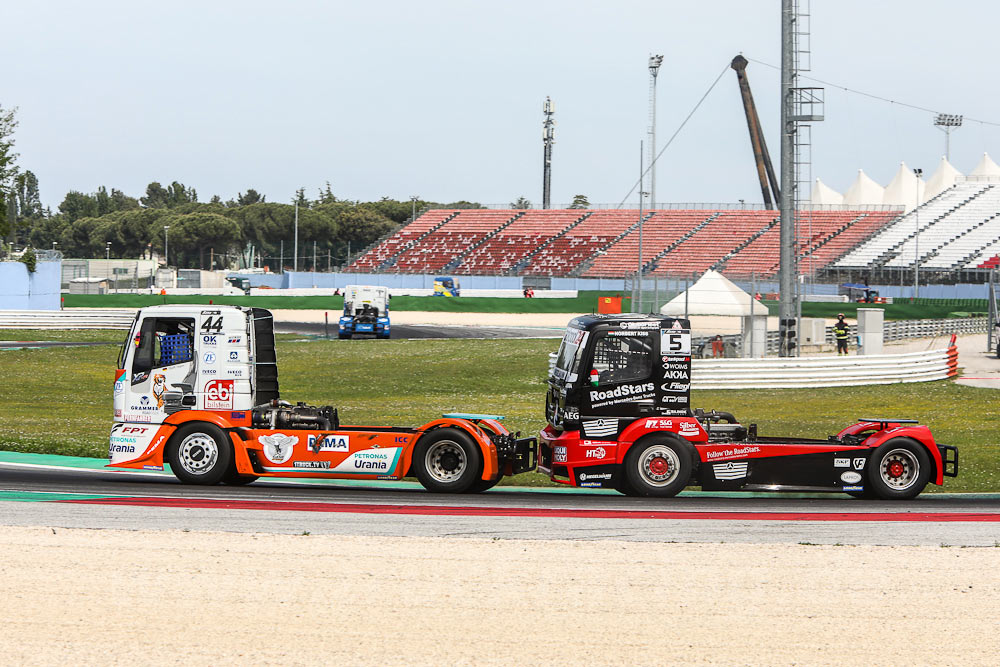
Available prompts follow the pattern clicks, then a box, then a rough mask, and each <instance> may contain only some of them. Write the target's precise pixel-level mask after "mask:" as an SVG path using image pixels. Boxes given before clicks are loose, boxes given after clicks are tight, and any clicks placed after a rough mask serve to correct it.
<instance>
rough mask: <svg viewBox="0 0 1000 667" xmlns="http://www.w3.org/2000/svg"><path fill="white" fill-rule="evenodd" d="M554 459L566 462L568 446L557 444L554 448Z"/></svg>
mask: <svg viewBox="0 0 1000 667" xmlns="http://www.w3.org/2000/svg"><path fill="white" fill-rule="evenodd" d="M552 461H553V462H554V463H566V448H565V447H563V446H562V445H556V446H555V447H553V448H552Z"/></svg>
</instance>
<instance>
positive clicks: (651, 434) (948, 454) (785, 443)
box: [538, 314, 958, 499]
mask: <svg viewBox="0 0 1000 667" xmlns="http://www.w3.org/2000/svg"><path fill="white" fill-rule="evenodd" d="M691 370H692V364H691V331H690V328H689V323H688V321H687V320H684V319H675V318H671V317H663V316H660V315H653V314H649V315H632V314H629V315H586V316H582V317H577V318H575V319H573V320H572V321H571V322H570V323H569V326H568V327H567V329H566V333H565V334H564V335H563V338H562V341H561V343H560V345H559V350H558V352H557V353H556V355H555V358H554V359H552V361H551V365H550V372H549V378H548V392H547V396H546V408H545V410H546V418H547V421H548V425H547V426H546V427H545V428H544V429H543V430H542V431H541V433H540V434H539V447H538V470H539V472H542V473H543V474H547V475H548V476H549V478H550V479H551V480H553V481H555V482H559V483H562V484H567V485H570V486H582V487H589V486H596V487H610V488H614V489H616V490H618V491H620V492H622V493H625V494H627V495H641V496H661V497H670V496H673V495H676V494H677V493H679V492H680V491H681V490H682V489H684V488H685V487H686V486H688V485H697V486H700V487H701V488H702V489H703V490H707V491H796V492H841V493H847V494H849V495H856V496H859V497H873V498H874V497H877V498H885V499H906V498H913V497H915V496H916V495H918V494H919V493H920V492H921V490H922V489H923V488H924V486H925V485H926V484H927V483H928V482H933V483H935V484H938V485H940V484H942V482H943V478H944V477H945V476H955V475H957V474H958V452H957V450H956V449H955V448H954V447H951V446H949V445H943V444H940V443H936V442H935V441H934V438H933V436H932V435H931V433H930V430H929V429H928V428H927V427H926V426H921V425H918V424H916V422H914V421H913V420H907V419H882V418H879V419H872V418H864V419H861V420H859V421H858V422H857V423H855V424H854V425H852V426H849V427H847V428H845V429H844V430H842V431H841V432H840V433H838V434H837V435H831V436H828V437H827V438H825V439H811V438H800V437H763V436H760V435H758V433H757V425H756V424H749V425H748V426H744V425H742V424H740V423H739V422H738V421H737V420H736V418H735V417H734V416H733V415H732V414H730V413H728V412H717V411H715V410H712V411H710V412H706V411H704V410H701V409H698V410H692V409H691V406H690V389H691ZM746 372H747V373H752V369H747V371H746Z"/></svg>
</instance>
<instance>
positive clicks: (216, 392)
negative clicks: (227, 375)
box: [205, 380, 233, 410]
mask: <svg viewBox="0 0 1000 667" xmlns="http://www.w3.org/2000/svg"><path fill="white" fill-rule="evenodd" d="M205 408H206V409H207V410H232V408H233V381H232V380H212V381H211V382H206V383H205Z"/></svg>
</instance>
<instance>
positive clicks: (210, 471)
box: [108, 305, 536, 493]
mask: <svg viewBox="0 0 1000 667" xmlns="http://www.w3.org/2000/svg"><path fill="white" fill-rule="evenodd" d="M502 419H503V417H502V416H498V415H482V414H467V413H455V414H446V415H442V416H441V417H440V418H436V419H432V420H431V421H430V422H428V423H426V424H424V425H423V426H418V427H412V428H411V427H398V426H370V425H368V426H349V425H345V424H341V423H340V418H339V416H338V414H337V410H336V409H335V408H333V406H330V405H326V406H322V407H317V406H313V405H307V404H305V403H295V404H292V403H290V402H289V401H285V400H282V399H281V398H280V396H279V391H278V366H277V360H276V356H275V348H274V333H273V323H272V318H271V313H270V312H268V311H267V310H264V309H261V308H243V307H239V306H215V307H214V308H213V307H212V306H192V305H171V306H166V305H164V306H153V307H149V308H143V309H140V310H139V312H138V314H137V315H136V319H135V321H134V322H133V323H132V326H131V328H130V330H129V333H128V336H127V338H126V340H125V342H124V344H123V345H122V348H121V352H120V354H119V355H118V369H117V371H116V372H115V382H114V424H113V425H112V427H111V435H110V441H109V449H108V458H109V464H108V465H109V467H112V468H131V469H146V470H163V469H164V467H165V466H166V465H169V466H170V470H171V471H172V472H173V473H174V475H175V476H176V477H177V478H178V479H179V480H181V481H182V482H185V483H188V484H203V485H209V484H219V483H225V484H229V485H240V484H247V483H249V482H253V481H254V480H256V479H258V478H260V477H280V478H286V477H287V478H327V479H368V480H383V479H384V480H398V479H402V478H403V477H406V476H410V475H415V476H416V477H417V478H418V479H419V480H420V482H421V484H423V485H424V486H425V487H426V488H428V489H430V490H432V491H436V492H441V493H464V492H479V491H485V490H486V489H489V488H491V487H492V486H494V485H495V484H497V483H498V482H499V481H500V479H501V478H503V477H504V476H507V475H515V474H518V473H520V472H525V471H527V470H531V469H533V468H534V467H535V451H536V449H535V439H534V438H520V437H518V436H519V434H514V433H511V432H510V431H509V430H508V429H507V428H506V427H504V425H503V424H502V423H501V420H502Z"/></svg>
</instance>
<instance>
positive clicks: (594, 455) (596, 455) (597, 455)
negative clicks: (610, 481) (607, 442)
mask: <svg viewBox="0 0 1000 667" xmlns="http://www.w3.org/2000/svg"><path fill="white" fill-rule="evenodd" d="M583 455H584V456H585V457H586V458H588V459H603V458H604V457H605V456H607V455H608V452H607V450H605V449H604V447H596V448H594V449H586V450H584V452H583Z"/></svg>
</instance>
